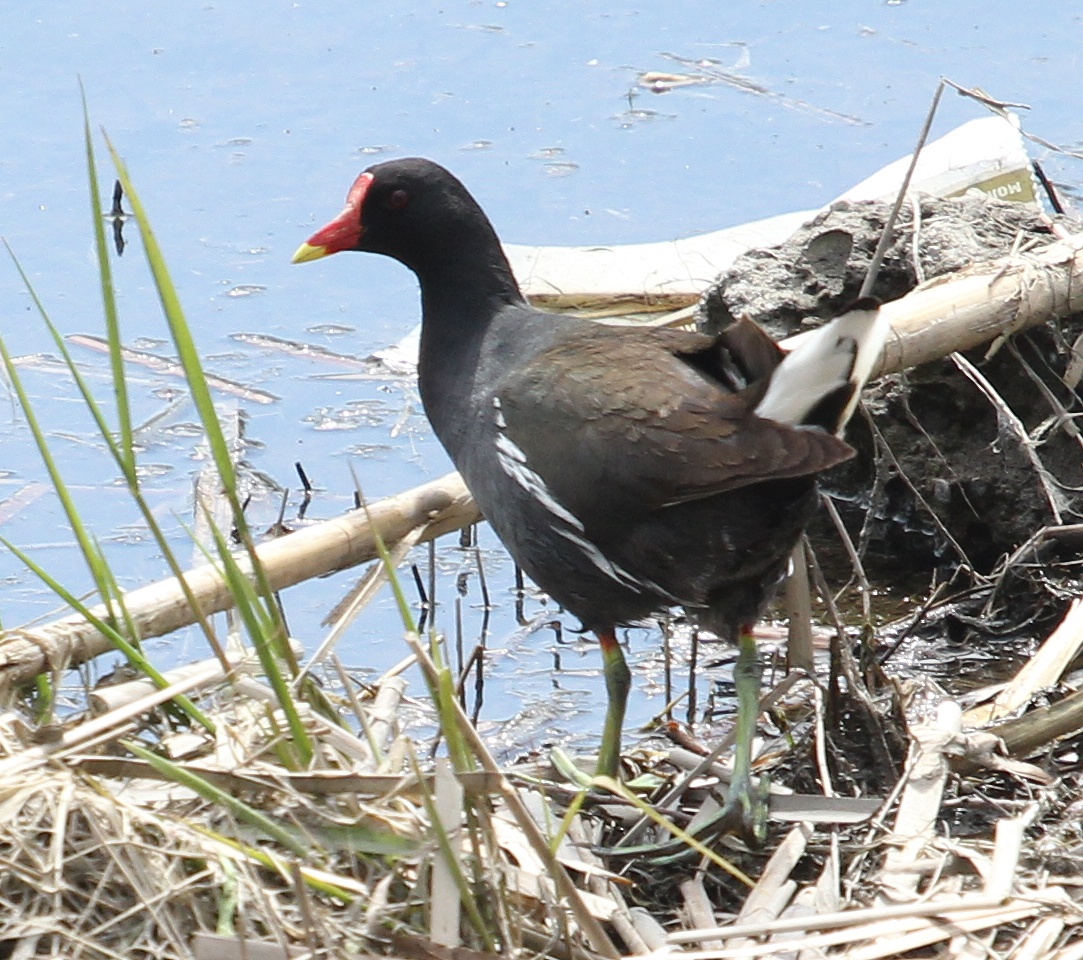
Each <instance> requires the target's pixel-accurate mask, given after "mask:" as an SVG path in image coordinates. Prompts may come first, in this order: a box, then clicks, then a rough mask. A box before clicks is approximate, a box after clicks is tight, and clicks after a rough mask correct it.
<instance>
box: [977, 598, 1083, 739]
mask: <svg viewBox="0 0 1083 960" xmlns="http://www.w3.org/2000/svg"><path fill="white" fill-rule="evenodd" d="M1080 647H1083V600H1080V599H1078V598H1077V599H1075V600H1073V601H1072V605H1071V606H1070V607H1069V608H1068V612H1067V613H1066V614H1065V615H1064V619H1063V620H1061V622H1060V624H1058V626H1057V628H1056V629H1055V630H1054V631H1053V632H1052V633H1051V634H1050V635H1049V637H1048V638H1047V639H1046V641H1045V642H1044V643H1043V644H1042V645H1041V647H1039V648H1038V652H1037V653H1035V654H1034V656H1033V657H1031V658H1030V659H1029V660H1028V661H1027V662H1026V664H1025V665H1024V667H1023V669H1022V670H1020V671H1019V673H1017V674H1016V675H1015V679H1013V680H1012V682H1011V683H1009V684H1008V685H1007V686H1006V687H1004V689H1003V690H1001V691H1000V693H998V694H997V696H996V699H995V700H994V701H993V702H992V703H983V704H979V705H978V706H976V707H973V708H971V709H970V710H967V712H966V713H965V714H964V715H963V725H964V726H966V727H975V726H980V725H981V724H985V723H991V722H992V721H994V720H1000V719H1003V718H1004V717H1006V716H1009V715H1010V714H1012V713H1015V711H1016V710H1018V709H1019V708H1020V707H1022V706H1023V705H1024V704H1026V703H1027V702H1028V701H1029V700H1030V698H1031V697H1033V696H1034V694H1035V693H1037V692H1038V691H1039V690H1043V689H1045V688H1046V687H1051V686H1053V685H1054V684H1055V683H1057V681H1059V680H1060V676H1061V674H1062V673H1063V672H1064V670H1065V669H1066V668H1067V666H1068V664H1070V663H1071V662H1072V661H1073V660H1074V659H1075V656H1076V654H1077V653H1078V652H1079V649H1080Z"/></svg>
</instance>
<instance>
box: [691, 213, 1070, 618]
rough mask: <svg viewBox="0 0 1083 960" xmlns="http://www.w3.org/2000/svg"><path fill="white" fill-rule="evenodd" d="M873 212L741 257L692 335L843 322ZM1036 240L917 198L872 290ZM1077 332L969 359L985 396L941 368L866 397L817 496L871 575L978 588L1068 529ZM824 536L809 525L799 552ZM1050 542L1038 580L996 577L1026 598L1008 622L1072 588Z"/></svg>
mask: <svg viewBox="0 0 1083 960" xmlns="http://www.w3.org/2000/svg"><path fill="white" fill-rule="evenodd" d="M887 212H888V205H887V204H876V203H861V204H851V203H842V204H837V205H836V206H834V207H833V208H832V209H830V210H828V211H826V212H824V213H823V214H821V215H819V216H817V217H816V218H815V219H814V220H812V221H811V222H810V223H809V224H807V225H806V226H805V227H804V228H802V230H800V231H798V233H796V234H795V235H794V236H793V237H792V238H791V239H790V240H789V241H787V242H786V243H785V244H783V245H781V246H779V247H775V248H772V249H769V250H754V251H750V252H749V253H748V254H746V255H744V256H743V257H741V258H740V259H739V260H738V261H737V262H736V263H735V264H734V266H733V267H732V268H731V270H730V271H729V272H727V273H726V274H724V275H723V276H722V277H721V278H720V279H719V281H718V282H717V284H716V285H715V286H714V287H713V288H712V289H711V290H710V291H709V292H708V293H707V294H706V296H705V297H704V299H703V301H702V304H701V327H702V328H704V329H708V330H714V329H718V328H720V327H722V326H724V325H726V324H727V323H729V322H730V320H731V319H732V318H734V317H736V316H740V315H748V316H751V317H753V318H754V319H755V320H757V321H758V322H759V323H761V324H762V325H763V326H765V327H766V328H767V329H769V330H770V331H771V332H772V334H773V335H775V336H776V337H780V338H781V337H785V336H789V335H791V334H793V333H797V332H800V330H801V329H802V328H803V327H804V326H807V325H816V324H817V323H818V322H819V321H818V318H825V319H826V318H829V317H832V316H835V315H837V314H839V313H841V312H843V311H844V310H845V309H846V307H847V306H848V304H849V303H851V302H852V301H853V300H854V299H855V298H856V296H857V292H858V289H859V288H860V286H861V283H862V281H863V279H864V275H865V271H866V269H867V266H868V262H869V259H870V257H871V254H872V251H873V249H874V248H875V246H876V243H877V240H878V238H879V236H880V233H881V232H882V230H883V225H884V221H885V219H886V216H887ZM1051 239H1052V238H1051V236H1050V234H1049V232H1048V229H1047V227H1046V225H1045V223H1044V222H1043V220H1042V219H1040V217H1039V216H1038V214H1037V213H1035V211H1034V210H1033V209H1031V208H1029V207H1025V206H1022V205H1020V204H1012V203H1002V202H997V201H993V200H988V199H985V198H969V197H968V198H963V199H958V200H935V199H927V200H923V201H922V202H921V218H920V225H919V229H918V232H917V237H916V238H915V236H914V231H913V229H912V211H911V210H908V209H906V208H904V210H903V212H902V217H901V224H900V225H899V226H898V227H897V228H896V240H895V242H894V243H893V245H892V246H891V248H890V250H889V252H888V255H887V257H886V259H885V261H884V266H883V268H882V269H881V271H880V276H879V281H878V284H877V287H876V289H875V295H876V296H878V297H879V298H880V299H881V300H883V301H887V300H891V299H895V298H898V297H900V296H902V295H904V294H905V293H906V292H907V291H908V290H910V289H911V288H913V287H914V286H916V285H917V284H918V282H919V279H929V278H932V277H934V276H938V275H941V274H946V273H950V272H953V271H955V270H958V269H959V268H961V267H965V266H967V265H969V264H971V263H974V262H977V261H988V260H994V259H997V258H1000V257H1003V256H1007V255H1009V254H1011V253H1013V251H1018V250H1019V249H1023V250H1025V249H1026V248H1027V247H1028V246H1029V245H1031V244H1033V243H1034V242H1035V241H1037V242H1041V243H1044V242H1048V241H1049V240H1051ZM919 268H920V273H921V277H920V278H919V275H918V269H919ZM1081 331H1083V317H1073V318H1070V319H1069V320H1067V321H1064V322H1062V323H1060V324H1058V325H1056V326H1053V325H1049V326H1046V327H1040V328H1035V329H1032V330H1028V331H1025V332H1023V333H1020V334H1017V335H1015V336H1013V337H1011V338H1010V339H1009V340H1008V341H1007V342H1006V343H1004V344H1003V345H1002V346H1001V347H1000V348H999V349H997V350H990V349H989V348H983V349H981V350H976V351H972V352H970V353H968V354H967V355H966V360H968V361H969V362H970V364H972V365H973V367H974V368H976V370H977V375H978V377H979V378H984V380H985V381H986V383H987V385H988V387H987V389H986V390H984V391H983V390H982V389H979V387H978V386H977V385H975V382H974V380H973V378H972V377H968V376H966V375H965V374H964V373H963V372H962V370H961V369H960V364H959V363H957V362H956V361H955V360H953V359H952V358H950V357H949V358H946V359H944V360H941V361H939V362H937V363H932V364H928V365H926V366H923V367H920V368H918V369H913V370H908V371H905V372H904V373H902V374H897V375H892V376H889V377H885V378H883V379H881V380H880V381H879V382H878V383H876V384H874V385H872V386H871V387H870V388H869V389H868V390H867V391H866V394H865V411H866V416H864V417H862V416H860V415H859V416H857V417H855V419H854V422H853V423H852V424H851V425H850V428H849V431H848V434H847V439H848V440H849V441H850V442H851V443H852V444H853V446H854V447H855V448H856V450H857V456H856V457H855V458H854V459H853V460H852V461H850V462H849V463H848V464H846V465H844V466H843V467H840V468H838V469H837V470H835V471H833V472H832V473H830V474H828V475H826V476H825V477H824V479H823V484H822V486H823V489H824V490H825V492H827V493H828V494H829V495H830V496H832V497H833V498H835V500H836V503H837V506H838V507H839V509H840V513H841V514H842V515H843V518H844V520H845V521H846V524H847V527H848V529H849V531H850V535H851V537H852V538H853V540H854V543H855V544H856V545H857V546H858V547H859V550H860V553H861V556H862V560H863V563H864V564H865V567H866V570H867V572H868V573H869V576H870V578H871V579H872V580H874V581H879V582H880V583H882V584H887V585H888V586H890V585H892V584H897V583H900V582H904V583H912V582H913V581H914V579H915V578H920V579H924V580H925V581H926V582H928V581H929V579H930V578H931V577H937V578H939V579H945V578H946V577H949V576H955V577H956V579H957V582H961V581H959V577H958V574H959V571H962V572H963V573H964V574H965V576H964V577H963V578H962V582H965V583H966V584H967V585H973V584H974V583H981V584H986V585H990V584H991V582H992V581H990V580H989V579H987V578H991V577H993V576H994V575H995V574H998V573H1000V572H1002V570H1001V568H1002V566H1003V562H1004V560H1005V558H1006V557H1007V556H1009V555H1010V554H1012V553H1013V551H1015V550H1016V549H1017V548H1018V547H1020V545H1022V544H1025V543H1026V542H1028V541H1029V540H1030V539H1031V538H1032V537H1034V536H1035V535H1036V534H1038V532H1039V531H1041V530H1043V528H1046V527H1050V526H1054V527H1056V526H1060V525H1066V524H1073V523H1077V522H1079V521H1080V519H1081V514H1083V441H1081V439H1080V437H1079V435H1078V433H1077V429H1076V426H1075V418H1076V417H1078V416H1079V414H1080V413H1081V412H1083V404H1081V402H1080V395H1079V392H1078V389H1077V387H1078V383H1077V382H1076V381H1077V380H1078V375H1076V374H1074V373H1073V372H1072V370H1071V367H1070V361H1071V360H1072V358H1073V356H1075V354H1074V353H1073V345H1074V344H1075V342H1076V339H1077V337H1079V336H1080V333H1081ZM1076 362H1077V363H1078V359H1077V361H1076ZM990 394H991V396H990ZM997 398H999V399H997ZM827 530H828V527H827V522H826V520H825V519H824V518H823V516H821V518H820V520H819V521H818V525H817V527H816V528H814V530H813V539H814V542H816V540H817V538H818V536H820V537H822V536H823V534H824V533H825V532H827ZM1059 542H1060V541H1059V540H1058V539H1057V538H1055V537H1054V538H1051V539H1049V540H1047V541H1046V542H1045V546H1044V548H1043V553H1042V555H1041V558H1040V559H1041V561H1042V563H1041V564H1040V565H1039V567H1038V568H1037V569H1035V568H1034V567H1033V564H1032V563H1031V564H1030V565H1027V566H1026V569H1017V570H1015V572H1014V574H1013V575H1012V576H1011V577H1010V578H1009V579H1010V581H1011V582H1010V586H1011V588H1012V590H1013V591H1019V590H1022V591H1023V593H1024V594H1026V595H1028V596H1029V597H1030V600H1029V602H1028V603H1027V604H1026V605H1024V606H1025V607H1026V609H1023V608H1018V609H1017V610H1016V612H1015V618H1016V619H1015V622H1016V623H1017V624H1018V623H1022V622H1024V621H1028V620H1031V619H1033V618H1034V616H1035V614H1036V610H1035V603H1037V604H1038V605H1039V606H1042V605H1044V603H1045V602H1046V601H1053V602H1052V608H1054V609H1049V610H1043V616H1044V615H1049V616H1052V615H1054V614H1055V612H1056V609H1055V608H1057V607H1058V606H1059V603H1058V601H1059V600H1060V599H1061V598H1062V597H1063V596H1064V595H1065V593H1066V592H1067V590H1068V589H1069V586H1070V588H1071V589H1072V590H1073V591H1074V589H1075V588H1076V587H1077V584H1076V581H1075V577H1076V572H1075V566H1074V563H1073V561H1074V558H1075V555H1076V554H1075V550H1074V544H1073V545H1071V547H1070V548H1069V549H1066V550H1058V543H1059ZM1023 559H1025V560H1028V561H1031V562H1032V561H1034V560H1036V559H1038V557H1037V555H1031V556H1028V557H1026V558H1023ZM1058 560H1064V561H1065V562H1066V564H1067V565H1066V566H1064V567H1061V566H1058V565H1057V564H1056V561H1058ZM999 585H1000V587H1001V588H1004V587H1005V586H1006V582H1001V583H1000V584H999ZM1012 596H1013V597H1015V598H1018V593H1017V592H1013V594H1012ZM989 600H990V598H989V596H988V595H984V596H983V597H982V598H981V603H982V610H983V611H984V615H985V616H986V617H987V618H988V619H990V621H992V620H994V619H996V618H994V617H990V612H991V610H992V609H993V608H992V607H991V606H989ZM1001 602H1004V603H1006V602H1007V598H1006V597H1005V598H1001ZM990 626H992V623H991V622H990Z"/></svg>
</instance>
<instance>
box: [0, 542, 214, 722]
mask: <svg viewBox="0 0 1083 960" xmlns="http://www.w3.org/2000/svg"><path fill="white" fill-rule="evenodd" d="M0 544H3V546H4V547H6V548H7V549H8V550H10V551H11V552H12V553H13V554H14V555H15V556H16V557H18V558H19V560H21V561H22V562H23V563H24V564H26V567H27V569H28V570H30V572H31V573H33V574H34V575H35V576H36V577H37V578H38V579H39V580H41V582H42V583H44V584H45V585H46V586H47V587H48V588H49V589H50V590H52V591H53V592H54V593H55V594H56V595H57V596H58V597H60V599H61V600H63V601H64V602H65V603H66V604H67V605H68V606H69V607H71V608H72V609H73V610H74V611H75V612H76V613H78V614H79V615H80V616H81V617H84V618H85V619H86V621H87V623H89V624H90V625H91V626H93V627H94V629H95V630H97V631H98V632H100V633H101V634H102V635H103V636H104V637H106V639H108V640H109V642H110V643H112V644H113V646H114V647H116V649H117V650H118V651H120V652H121V653H122V654H124V656H125V657H127V658H128V661H129V662H130V663H131V664H132V666H134V667H135V668H136V669H138V670H141V671H142V672H143V673H145V674H146V675H147V677H149V678H150V679H151V681H153V682H154V684H155V685H156V686H158V687H160V688H162V689H164V688H165V687H168V686H169V681H168V680H167V679H166V678H165V677H163V676H162V674H161V673H159V672H158V669H157V668H156V667H155V666H154V664H153V663H151V662H150V661H149V660H148V659H147V658H146V657H145V656H144V655H143V653H142V651H141V650H140V649H139V648H138V647H136V646H134V645H133V644H131V643H129V642H128V640H127V639H126V638H125V637H124V636H123V635H122V634H121V633H120V631H118V630H117V629H116V628H115V627H114V626H112V624H110V623H107V622H106V621H105V620H103V619H102V618H101V617H98V616H95V614H94V612H93V611H92V610H91V609H90V607H88V606H87V605H86V604H85V603H83V602H82V601H81V600H80V599H79V598H78V597H77V596H75V594H73V593H72V592H71V591H70V590H68V589H67V588H66V587H65V586H64V585H63V584H62V583H60V581H59V580H57V579H56V578H55V577H53V576H52V575H51V574H50V573H49V572H48V571H47V570H45V568H44V567H42V566H41V565H40V564H39V563H37V562H36V561H35V560H34V559H33V558H32V557H31V556H30V555H29V554H27V553H25V552H24V551H22V550H20V549H19V548H18V547H17V546H15V544H13V543H11V542H10V541H9V540H6V539H5V538H4V537H0ZM171 702H173V703H175V704H176V705H177V706H178V707H180V709H181V710H183V711H184V712H185V713H187V714H188V716H190V717H191V718H192V719H193V720H194V721H195V722H196V723H198V724H200V725H201V726H202V727H204V728H206V729H207V730H208V731H209V732H211V733H214V730H215V726H214V722H213V721H212V720H211V719H210V717H208V716H207V715H206V714H204V713H203V711H202V710H200V709H199V707H197V706H196V705H195V704H194V703H192V701H191V700H189V699H188V697H186V696H184V695H183V694H180V695H178V696H175V697H174V698H173V700H172V701H171Z"/></svg>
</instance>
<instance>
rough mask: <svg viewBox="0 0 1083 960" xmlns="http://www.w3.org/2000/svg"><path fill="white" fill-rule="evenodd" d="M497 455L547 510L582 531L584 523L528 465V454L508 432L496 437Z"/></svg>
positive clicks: (508, 473) (504, 466) (508, 471)
mask: <svg viewBox="0 0 1083 960" xmlns="http://www.w3.org/2000/svg"><path fill="white" fill-rule="evenodd" d="M496 457H497V460H499V462H500V467H501V469H502V470H503V471H504V472H505V473H506V474H507V475H508V476H509V477H511V478H512V480H514V481H515V482H516V483H517V484H519V486H520V487H522V488H523V489H524V490H525V491H526V492H527V493H529V494H530V495H531V496H532V497H533V498H534V499H535V500H537V501H538V502H539V503H540V504H541V505H542V506H543V507H545V509H546V510H548V511H549V512H550V513H551V514H553V516H555V517H559V518H560V519H561V520H563V521H564V522H565V523H567V524H569V525H570V526H573V527H575V529H576V530H579V531H580V532H582V530H583V524H581V523H580V522H579V518H578V517H577V516H576V515H575V514H574V513H572V512H571V511H570V510H567V509H565V508H564V507H563V506H561V504H560V503H558V502H557V500H556V499H555V498H554V497H553V495H552V494H551V493H550V492H549V488H548V487H546V485H545V481H544V480H542V478H541V477H540V476H539V475H538V474H537V473H535V472H534V471H533V470H531V469H530V467H528V466H527V462H526V454H525V453H523V451H522V450H521V449H519V447H517V446H516V445H515V443H514V442H513V441H512V440H511V439H510V438H509V437H508V435H507V434H506V433H501V434H500V435H499V436H498V437H497V438H496ZM558 532H562V531H558Z"/></svg>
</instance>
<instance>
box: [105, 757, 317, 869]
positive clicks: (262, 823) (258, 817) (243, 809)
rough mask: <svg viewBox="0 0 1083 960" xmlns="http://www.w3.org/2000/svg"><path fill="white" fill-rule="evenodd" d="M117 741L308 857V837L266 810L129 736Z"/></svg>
mask: <svg viewBox="0 0 1083 960" xmlns="http://www.w3.org/2000/svg"><path fill="white" fill-rule="evenodd" d="M119 743H120V745H121V746H122V747H124V749H125V750H130V751H131V752H132V753H134V754H135V755H136V756H137V757H139V758H140V759H142V760H146V761H147V763H149V764H150V765H151V766H152V767H154V769H155V770H157V771H158V772H159V773H161V774H162V776H165V777H168V778H169V779H170V780H172V781H174V782H175V783H179V784H181V785H182V786H185V787H188V789H189V790H194V791H195V792H196V793H198V794H199V795H200V796H201V797H202V798H203V799H204V800H208V801H210V802H211V803H217V804H218V805H219V806H222V807H225V808H226V809H227V810H229V811H230V813H232V814H233V815H234V816H235V817H236V818H237V819H238V820H240V821H242V822H244V823H247V824H248V825H249V826H252V827H255V828H256V829H257V830H259V831H260V832H261V833H263V834H265V835H266V836H268V837H270V838H271V839H272V840H274V841H275V843H278V844H280V845H281V846H283V847H285V848H286V849H287V850H289V851H290V852H291V853H293V854H295V855H296V856H298V857H300V858H302V859H303V860H307V859H308V855H309V853H310V852H311V841H310V842H307V843H306V842H304V841H302V840H301V839H299V838H298V837H296V836H295V835H294V834H293V833H292V832H291V831H289V830H287V829H286V828H285V827H284V826H282V824H280V823H278V822H277V821H275V820H272V819H271V818H270V817H268V816H267V815H266V814H264V813H261V812H260V811H259V810H256V809H255V808H254V807H250V806H249V805H248V804H247V803H245V802H244V801H242V800H238V799H237V798H236V797H235V796H233V794H231V793H229V792H228V791H226V790H222V789H220V788H218V787H216V786H215V785H214V784H213V783H211V782H210V781H209V780H205V779H203V777H201V776H199V775H198V774H195V773H192V771H191V770H187V769H185V768H184V767H182V766H181V765H180V764H178V763H173V761H171V760H166V759H165V757H160V756H158V754H156V753H155V752H154V751H152V750H148V749H147V748H146V747H143V746H140V745H139V744H138V743H133V742H132V741H131V740H121V741H119Z"/></svg>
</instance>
